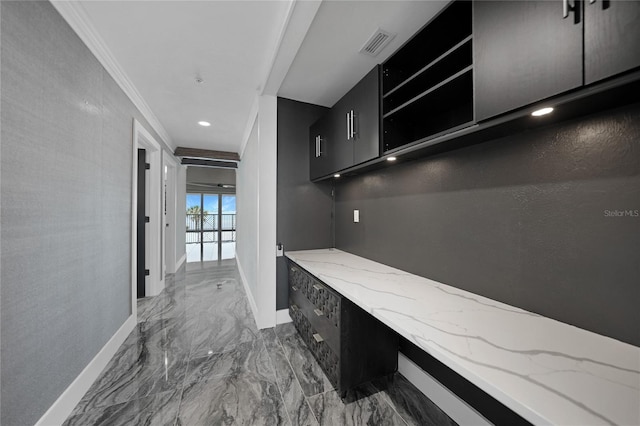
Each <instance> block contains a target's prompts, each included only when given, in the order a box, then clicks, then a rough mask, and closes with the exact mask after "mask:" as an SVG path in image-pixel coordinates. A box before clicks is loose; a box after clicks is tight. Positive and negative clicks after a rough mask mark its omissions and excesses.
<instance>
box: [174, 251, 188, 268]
mask: <svg viewBox="0 0 640 426" xmlns="http://www.w3.org/2000/svg"><path fill="white" fill-rule="evenodd" d="M186 260H187V253H185V254H183V255H182V257H181V258H180V260H178V261H177V262H176V270H175V272H178V270H179V269H180V268H182V264H183V263H184V262H185V261H186Z"/></svg>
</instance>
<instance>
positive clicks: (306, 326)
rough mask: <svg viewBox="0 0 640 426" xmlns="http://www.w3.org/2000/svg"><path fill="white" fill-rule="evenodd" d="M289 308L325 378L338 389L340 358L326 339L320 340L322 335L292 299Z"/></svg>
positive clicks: (297, 328)
mask: <svg viewBox="0 0 640 426" xmlns="http://www.w3.org/2000/svg"><path fill="white" fill-rule="evenodd" d="M289 302H290V306H291V308H290V309H289V312H290V315H291V319H292V320H293V324H294V326H295V327H296V330H298V333H299V334H300V336H301V337H302V340H303V341H304V342H305V344H306V345H307V347H308V348H309V350H310V351H311V353H312V354H313V357H314V358H315V359H316V361H318V364H320V367H322V370H323V371H324V373H325V374H326V375H327V378H328V379H329V381H330V382H331V384H332V385H333V386H334V387H335V388H336V389H338V387H339V380H338V378H339V377H340V358H339V357H338V356H337V355H336V354H335V353H334V352H333V350H332V349H331V347H329V345H328V343H327V341H326V340H322V336H321V334H320V333H318V332H317V331H316V330H315V329H314V328H313V326H312V325H311V323H310V322H309V320H308V319H307V318H306V317H305V315H304V314H303V313H302V311H301V310H300V308H299V307H298V306H297V305H296V304H295V302H294V301H293V300H290V301H289Z"/></svg>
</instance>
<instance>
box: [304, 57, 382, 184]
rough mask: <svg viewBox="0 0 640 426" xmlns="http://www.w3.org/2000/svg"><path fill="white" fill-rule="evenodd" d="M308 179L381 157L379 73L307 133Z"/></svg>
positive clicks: (368, 77) (374, 72) (373, 72)
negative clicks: (308, 153)
mask: <svg viewBox="0 0 640 426" xmlns="http://www.w3.org/2000/svg"><path fill="white" fill-rule="evenodd" d="M309 147H310V150H309V152H310V168H309V170H310V178H311V180H316V179H320V178H323V177H327V176H331V175H332V174H334V173H337V172H340V171H342V170H345V169H347V168H349V167H351V166H354V165H357V164H360V163H363V162H365V161H368V160H371V159H373V158H376V157H378V155H380V69H379V67H375V68H374V69H372V70H371V71H370V72H369V73H368V74H367V75H366V76H365V77H364V78H363V79H362V80H361V81H360V82H359V83H358V84H357V85H356V86H355V87H353V89H351V90H350V91H349V92H348V93H347V94H346V95H345V96H343V97H342V98H341V99H340V100H339V101H338V102H337V103H336V104H335V105H334V106H333V107H332V108H331V110H330V111H329V112H328V113H327V114H326V115H325V116H323V117H322V118H321V119H320V120H318V121H317V122H316V123H314V124H313V125H312V126H311V127H310V130H309Z"/></svg>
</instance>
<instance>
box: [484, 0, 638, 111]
mask: <svg viewBox="0 0 640 426" xmlns="http://www.w3.org/2000/svg"><path fill="white" fill-rule="evenodd" d="M473 13H474V16H473V39H474V40H473V43H474V48H473V63H474V69H475V74H474V89H475V116H476V120H477V121H482V120H486V119H488V118H491V117H494V116H497V115H500V114H503V113H506V112H510V111H512V110H515V109H518V108H520V107H523V106H526V105H529V104H532V103H534V102H537V101H541V100H543V99H547V98H549V97H552V96H554V95H558V94H560V93H563V92H567V91H570V90H572V89H576V88H580V87H581V86H583V85H584V84H591V83H594V82H597V81H600V80H602V79H604V78H607V77H612V76H614V75H617V74H619V73H621V72H624V71H628V70H630V69H633V68H636V67H638V66H640V2H638V1H619V0H618V1H616V0H604V1H603V0H594V1H592V0H586V1H579V0H575V1H572V0H564V1H562V0H556V1H545V0H541V1H476V2H474V8H473Z"/></svg>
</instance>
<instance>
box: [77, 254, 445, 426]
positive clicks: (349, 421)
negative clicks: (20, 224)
mask: <svg viewBox="0 0 640 426" xmlns="http://www.w3.org/2000/svg"><path fill="white" fill-rule="evenodd" d="M133 424H135V425H138V424H144V425H172V426H176V425H181V426H198V425H222V424H225V425H293V426H298V425H364V424H370V425H453V424H455V423H454V422H452V421H451V419H449V418H448V417H447V416H446V415H445V414H444V413H443V412H442V411H441V410H440V409H439V408H438V407H437V406H435V405H434V404H433V403H432V402H431V401H430V400H429V399H427V398H426V397H425V396H424V395H423V394H422V393H420V391H418V390H417V389H416V388H415V387H413V385H411V384H410V383H409V382H408V381H407V380H406V379H405V378H404V377H402V376H401V375H399V374H396V375H394V376H392V377H387V378H383V379H380V380H377V381H374V382H372V383H367V384H365V385H363V386H360V387H358V388H357V389H354V390H353V391H351V392H349V393H348V394H347V396H346V398H345V399H340V397H339V396H338V394H337V393H336V392H335V391H334V389H333V387H332V386H331V384H330V383H329V380H328V379H327V377H326V376H325V375H324V373H323V372H322V369H321V368H320V366H319V365H318V363H317V362H316V361H315V359H314V358H313V356H312V355H311V352H309V350H308V349H307V347H306V346H305V344H304V342H303V341H302V339H301V338H300V337H299V335H298V334H297V332H296V330H295V328H294V327H293V325H292V324H282V325H279V326H277V327H275V328H271V329H266V330H258V329H257V327H256V323H255V320H254V318H253V314H252V312H251V309H250V305H249V301H248V299H247V296H246V294H245V292H244V288H243V286H242V283H241V281H240V277H239V274H238V270H237V267H236V264H235V261H234V260H225V261H221V262H205V263H200V264H188V265H187V267H186V268H183V269H182V270H181V271H179V272H178V273H176V274H172V275H168V276H167V278H166V288H165V290H164V291H163V292H162V293H161V294H160V295H158V296H156V297H149V298H145V299H140V300H138V324H137V326H136V328H135V329H134V330H133V331H132V332H131V334H130V335H129V336H128V337H127V339H126V340H125V342H124V343H123V344H122V346H121V347H120V348H119V350H118V352H117V353H116V355H115V356H114V357H113V359H112V360H111V361H110V362H109V364H108V366H107V367H106V368H105V370H104V371H103V372H102V374H101V375H100V377H98V379H97V380H96V381H95V383H94V384H93V385H92V386H91V388H90V389H89V391H88V392H87V394H86V395H85V396H84V397H83V398H82V400H81V401H80V403H79V404H78V406H77V407H76V408H75V409H74V411H73V412H72V414H71V415H70V416H69V418H68V419H67V421H66V422H65V425H66V426H71V425H133Z"/></svg>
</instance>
